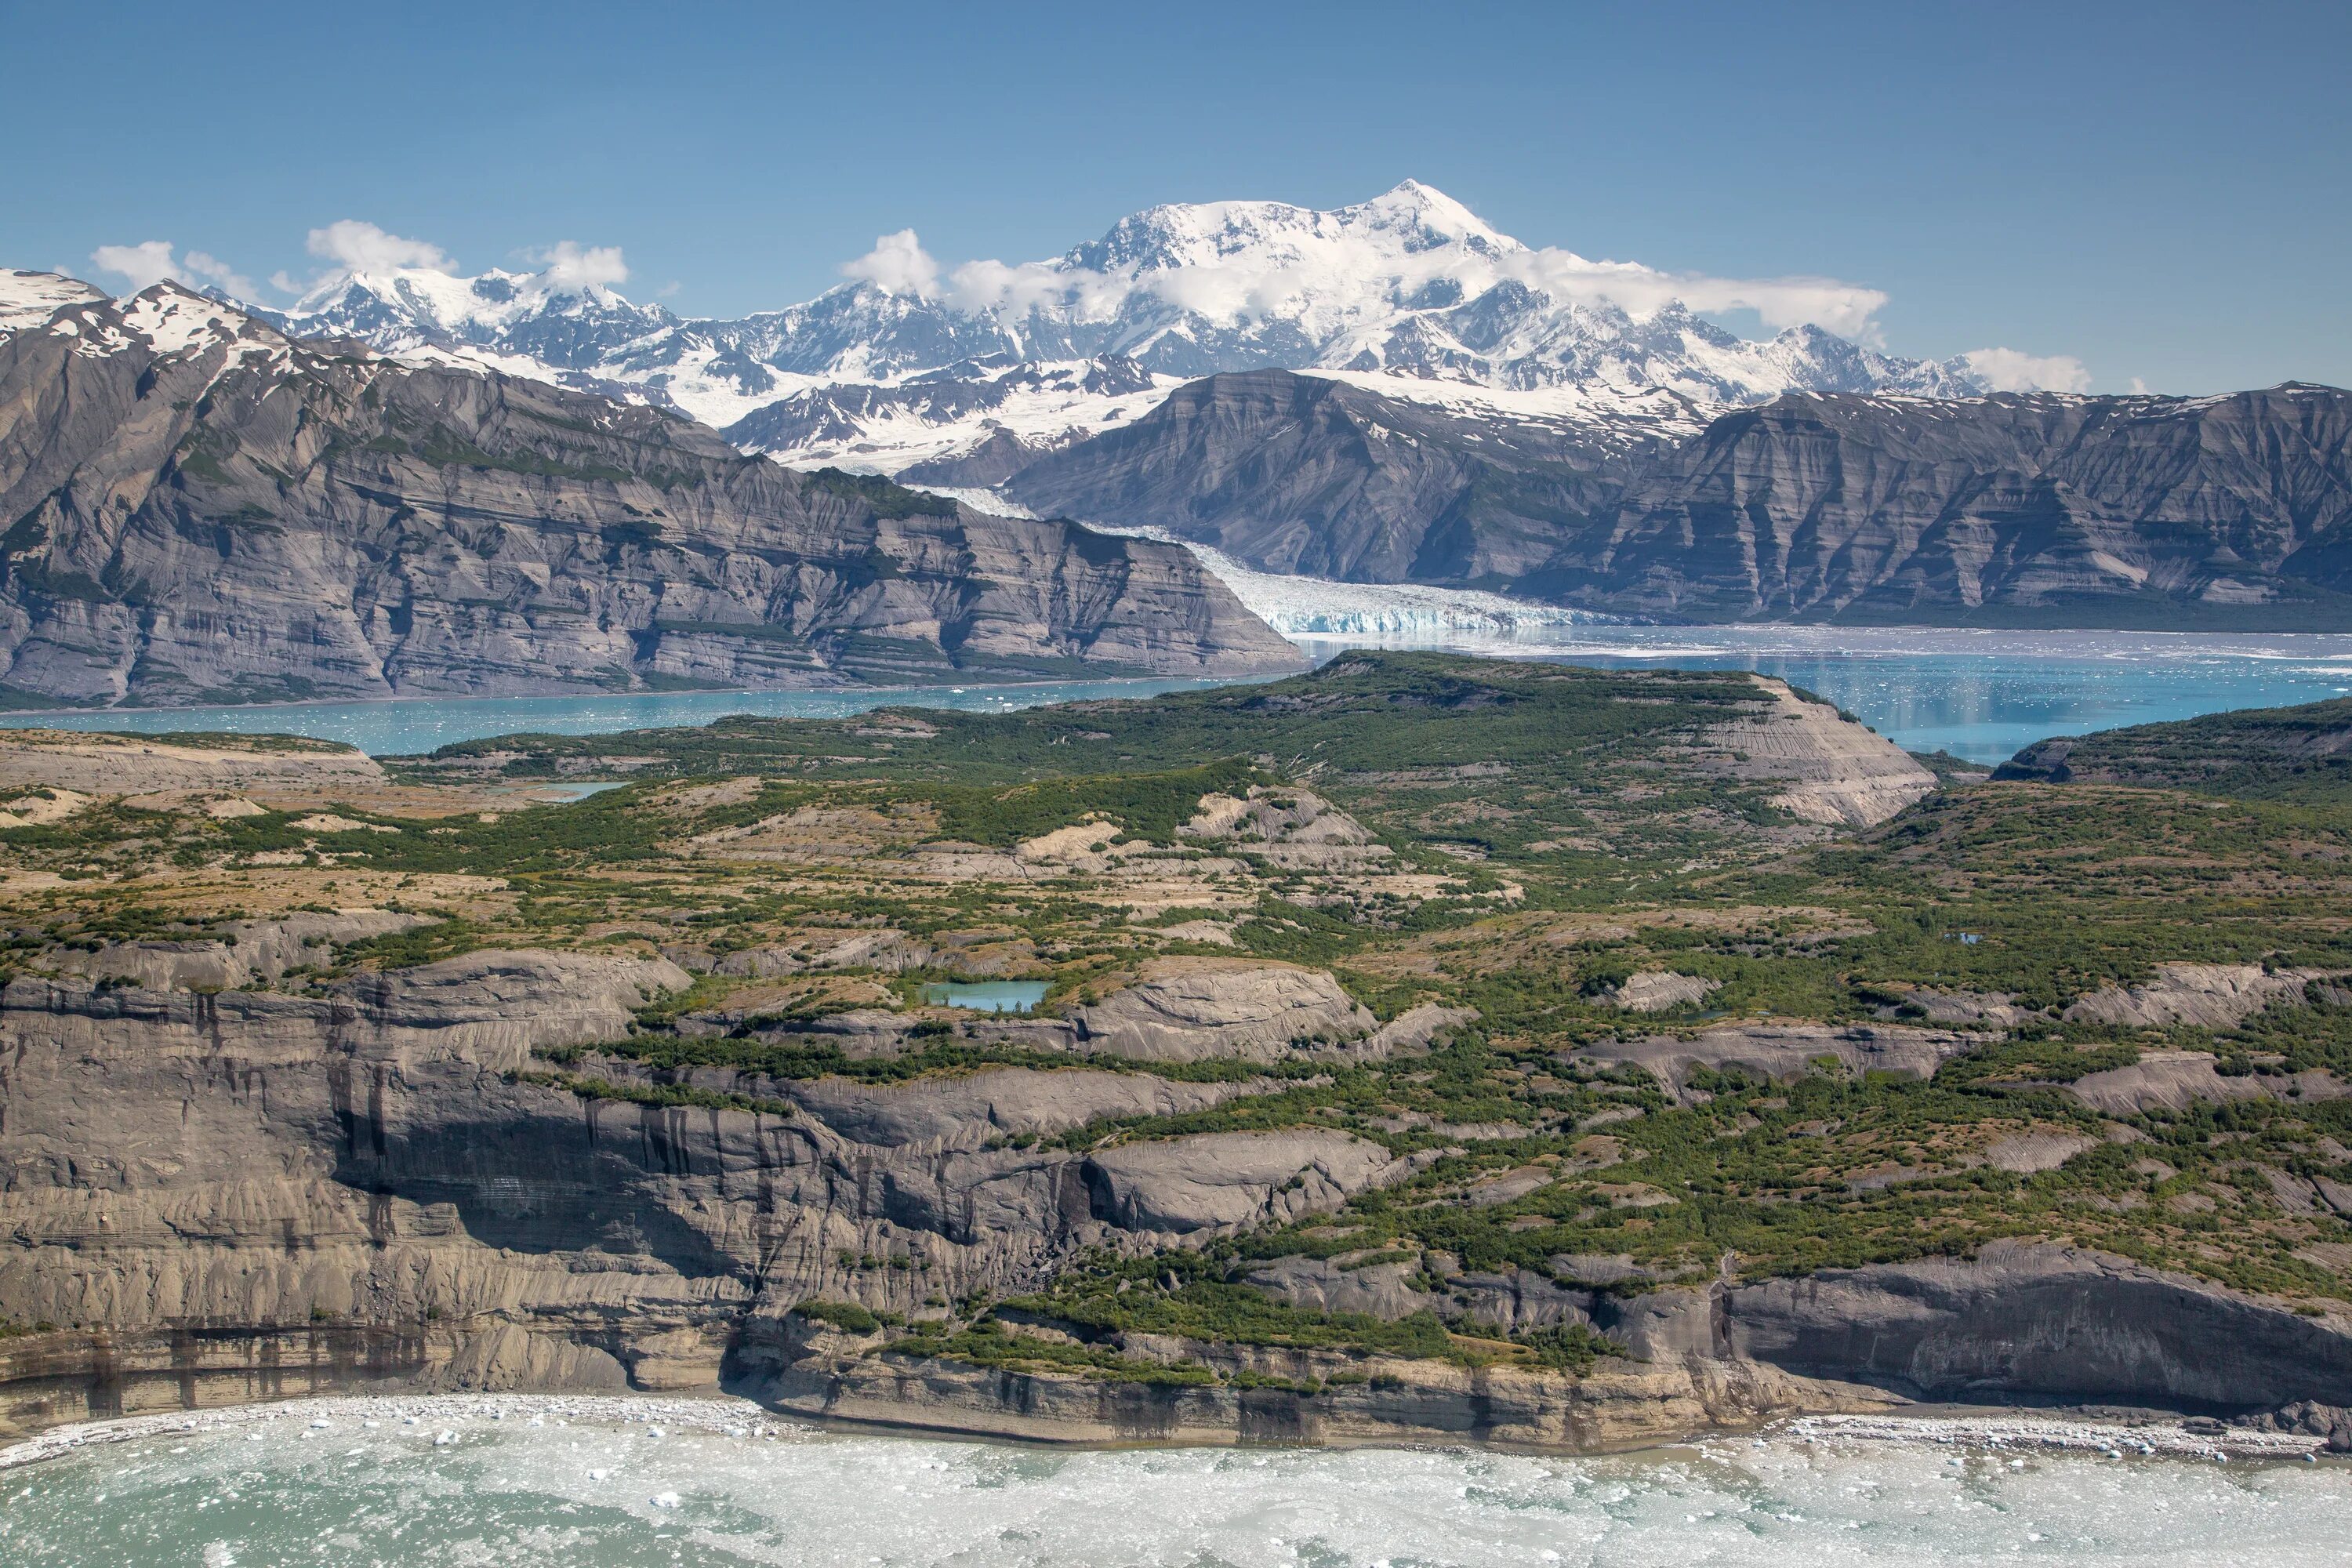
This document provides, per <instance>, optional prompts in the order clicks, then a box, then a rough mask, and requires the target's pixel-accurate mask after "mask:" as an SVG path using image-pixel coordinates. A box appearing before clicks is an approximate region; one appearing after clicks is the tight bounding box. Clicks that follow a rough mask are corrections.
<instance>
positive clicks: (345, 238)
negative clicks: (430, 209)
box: [308, 217, 617, 272]
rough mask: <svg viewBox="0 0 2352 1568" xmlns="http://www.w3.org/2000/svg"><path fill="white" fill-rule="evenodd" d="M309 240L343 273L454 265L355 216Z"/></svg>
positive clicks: (431, 248)
mask: <svg viewBox="0 0 2352 1568" xmlns="http://www.w3.org/2000/svg"><path fill="white" fill-rule="evenodd" d="M308 243H309V248H310V254H311V255H313V256H315V257H317V258H320V260H322V261H331V262H333V263H334V264H335V265H336V266H337V267H338V268H341V269H342V270H344V271H346V272H391V271H394V270H397V269H398V268H404V267H421V268H425V269H426V270H427V271H432V272H450V271H454V270H456V267H457V264H456V263H455V262H453V261H452V260H450V258H449V257H448V255H447V253H446V252H445V251H444V250H442V248H441V247H439V246H437V245H432V244H428V243H427V242H425V241H424V240H421V239H404V238H402V237H400V236H399V235H396V234H387V233H385V232H384V231H383V229H380V228H378V227H376V226H375V225H373V224H372V223H362V222H361V221H360V220H359V219H357V218H350V217H347V218H340V219H338V220H336V221H335V222H333V223H331V224H329V225H328V226H326V227H324V228H314V229H312V230H311V231H310V240H309V242H308ZM615 254H617V253H615Z"/></svg>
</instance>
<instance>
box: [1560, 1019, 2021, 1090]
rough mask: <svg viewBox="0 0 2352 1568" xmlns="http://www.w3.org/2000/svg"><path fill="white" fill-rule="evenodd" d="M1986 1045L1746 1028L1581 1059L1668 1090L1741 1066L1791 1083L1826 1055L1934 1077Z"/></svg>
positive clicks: (1890, 1032) (1613, 1047) (1593, 1049)
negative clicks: (1643, 1075) (1703, 1072)
mask: <svg viewBox="0 0 2352 1568" xmlns="http://www.w3.org/2000/svg"><path fill="white" fill-rule="evenodd" d="M1980 1043H1981V1037H1975V1036H1969V1035H1959V1034H1948V1033H1944V1032H1941V1031H1938V1030H1931V1029H1906V1028H1899V1027H1883V1026H1858V1027H1852V1028H1832V1027H1830V1026H1825V1025H1821V1024H1794V1025H1787V1026H1774V1025H1769V1024H1739V1025H1733V1026H1727V1027H1724V1028H1719V1029H1703V1030H1701V1031H1699V1032H1698V1033H1696V1035H1693V1036H1691V1037H1688V1038H1678V1037H1675V1036H1672V1035H1654V1036H1651V1037H1648V1038H1645V1039H1636V1040H1602V1041H1601V1042H1599V1043H1598V1044H1596V1045H1591V1046H1587V1047H1584V1048H1583V1049H1582V1050H1580V1051H1579V1052H1578V1053H1577V1054H1578V1056H1579V1057H1580V1058H1588V1059H1591V1060H1593V1061H1604V1062H1632V1063H1633V1064H1634V1065H1636V1066H1638V1067H1643V1068H1648V1069H1649V1070H1650V1071H1651V1072H1652V1073H1654V1074H1655V1075H1656V1076H1657V1078H1658V1079H1659V1081H1661V1082H1662V1083H1664V1084H1665V1085H1666V1086H1667V1088H1669V1089H1678V1088H1679V1086H1680V1085H1681V1083H1682V1081H1683V1079H1685V1078H1686V1077H1687V1076H1689V1073H1690V1071H1691V1069H1692V1068H1700V1067H1705V1068H1716V1069H1717V1070H1722V1069H1725V1068H1733V1069H1737V1070H1738V1071H1742V1072H1749V1073H1753V1074H1755V1075H1756V1076H1758V1077H1759V1078H1764V1079H1791V1078H1801V1077H1802V1076H1803V1075H1804V1074H1805V1073H1806V1072H1808V1071H1809V1070H1811V1066H1812V1063H1813V1061H1814V1060H1815V1059H1816V1058H1822V1057H1832V1058H1836V1059H1837V1060H1838V1061H1839V1062H1840V1063H1842V1064H1843V1066H1844V1067H1845V1068H1846V1069H1847V1070H1848V1071H1850V1072H1854V1073H1863V1072H1892V1073H1900V1074H1903V1075H1904V1076H1906V1077H1909V1078H1922V1079H1925V1078H1933V1077H1935V1076H1936V1069H1937V1068H1939V1067H1941V1066H1942V1065H1943V1064H1944V1063H1945V1062H1947V1061H1949V1060H1950V1059H1951V1058H1954V1057H1956V1056H1958V1055H1960V1054H1961V1053H1962V1052H1963V1051H1966V1050H1968V1049H1969V1048H1970V1047H1973V1046H1976V1045H1978V1044H1980Z"/></svg>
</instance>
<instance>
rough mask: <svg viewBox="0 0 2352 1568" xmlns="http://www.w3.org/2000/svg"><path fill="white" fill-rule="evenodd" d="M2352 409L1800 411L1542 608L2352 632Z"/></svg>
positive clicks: (1571, 566) (2157, 404)
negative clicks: (2351, 598)
mask: <svg viewBox="0 0 2352 1568" xmlns="http://www.w3.org/2000/svg"><path fill="white" fill-rule="evenodd" d="M2347 451H2352V393H2346V392H2343V391H2340V390H2337V389H2336V388H2332V387H2324V386H2306V385H2301V384H2287V385H2284V386H2277V387H2273V388H2271V389H2269V390H2267V391H2263V392H2244V393H2239V394H2236V395H2232V396H2228V397H2201V398H2180V397H2145V396H2133V397H2080V396H2066V395H2055V394H2032V395H2022V394H2021V395H1997V396H1990V397H1974V398H1966V399H1961V400H1956V401H1948V402H1937V401H1931V400H1927V399H1919V398H1887V397H1873V396H1850V395H1849V396H1839V395H1810V394H1796V395H1789V396H1785V397H1782V398H1780V399H1779V400H1778V401H1776V402H1773V403H1771V404H1769V405H1765V406H1763V407H1761V408H1751V409H1742V410H1739V411H1737V412H1734V413H1731V414H1727V415H1725V416H1722V417H1721V418H1718V419H1717V420H1716V421H1715V422H1714V423H1713V424H1712V425H1710V426H1707V428H1706V431H1705V433H1704V434H1702V435H1700V436H1699V437H1697V438H1696V439H1695V440H1691V441H1687V442H1685V443H1684V444H1683V445H1681V446H1680V447H1677V448H1676V449H1675V451H1673V452H1672V453H1671V454H1668V455H1666V456H1665V457H1664V458H1661V459H1660V460H1659V461H1657V462H1656V463H1654V465H1652V466H1651V467H1650V468H1648V469H1647V470H1646V471H1645V472H1644V473H1643V474H1642V475H1641V477H1640V478H1639V479H1637V480H1636V482H1634V483H1633V485H1631V486H1629V487H1628V488H1627V489H1625V490H1624V492H1623V493H1622V496H1621V497H1620V498H1619V499H1618V500H1617V501H1616V504H1615V506H1614V507H1613V508H1612V509H1611V510H1610V511H1609V513H1608V514H1607V518H1606V526H1605V527H1596V528H1594V529H1593V530H1591V531H1588V532H1584V533H1581V534H1580V535H1579V536H1578V537H1576V538H1574V539H1572V540H1570V541H1567V542H1564V544H1563V548H1562V550H1561V552H1560V553H1559V555H1558V556H1557V557H1556V558H1555V559H1554V560H1553V561H1552V562H1551V563H1549V564H1548V565H1547V566H1546V567H1545V568H1544V569H1543V570H1542V571H1541V572H1539V573H1538V574H1536V575H1535V576H1534V577H1533V578H1531V579H1530V582H1529V584H1528V586H1529V587H1530V588H1535V589H1539V590H1541V591H1543V592H1546V593H1549V594H1556V595H1562V596H1564V597H1566V598H1568V599H1570V600H1571V601H1574V602H1579V603H1590V604H1593V605H1599V606H1605V607H1608V608H1612V609H1620V610H1633V611H1649V612H1664V613H1670V614H1675V615H1679V616H1691V617H1693V618H1696V619H1706V620H1717V619H1730V620H1739V619H1749V618H1757V617H1765V618H1778V617H1798V618H1805V619H1829V618H1841V619H1848V620H1853V619H1863V620H1870V619H1876V620H1890V621H1891V620H1913V621H1916V620H1919V619H1923V618H1924V619H1928V620H1935V621H1944V622H1953V621H1957V622H1963V623H1979V624H1986V625H2004V624H2007V625H2091V626H2160V627H2164V628H2167V629H2171V628H2176V627H2179V626H2183V625H2186V624H2195V623H2197V622H2202V623H2205V624H2211V625H2215V626H2220V625H2224V624H2244V625H2246V626H2262V627H2265V628H2271V629H2275V628H2277V627H2279V626H2284V625H2290V624H2296V622H2295V620H2294V617H2302V618H2303V619H2304V620H2305V621H2310V622H2312V623H2313V624H2317V623H2318V622H2325V623H2326V624H2328V625H2352V602H2347V600H2346V598H2345V597H2344V595H2346V593H2347V590H2352V468H2347V465H2346V461H2345V458H2346V455H2347Z"/></svg>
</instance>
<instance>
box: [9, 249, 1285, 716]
mask: <svg viewBox="0 0 2352 1568" xmlns="http://www.w3.org/2000/svg"><path fill="white" fill-rule="evenodd" d="M0 519H5V521H6V524H7V526H6V528H5V532H0V572H5V577H0V686H5V688H6V689H7V690H8V691H9V692H11V693H13V694H14V695H15V697H16V700H19V701H20V702H21V701H23V700H27V699H38V700H51V701H64V702H95V703H112V702H131V703H143V704H169V703H184V702H195V701H205V700H270V699H284V698H309V697H331V696H344V697H381V696H390V695H404V694H416V693H423V692H453V693H467V694H490V693H499V692H530V691H561V690H597V689H645V688H648V687H650V688H654V689H664V688H676V687H681V686H702V687H713V688H733V687H760V686H826V685H838V684H845V683H855V682H859V681H902V680H919V679H933V678H938V677H942V676H952V677H955V678H957V679H1007V678H1031V679H1034V678H1037V677H1040V676H1047V675H1058V674H1068V673H1083V672H1097V673H1143V672H1159V673H1212V672H1223V673H1245V672H1249V671H1270V670H1276V669H1282V668H1292V667H1294V666H1295V665H1296V664H1297V656H1296V655H1295V653H1294V652H1293V650H1292V649H1291V648H1290V647H1288V645H1286V644H1285V643H1284V642H1283V641H1282V640H1281V639H1280V638H1279V637H1276V635H1275V634H1274V633H1273V632H1272V631H1271V630H1270V629H1268V628H1267V627H1266V626H1265V625H1264V624H1263V623H1262V622H1260V621H1258V620H1257V619H1256V618H1255V616H1251V615H1250V614H1249V612H1248V611H1246V610H1245V609H1244V608H1243V607H1242V605H1240V603H1239V602H1238V601H1236V600H1235V599H1234V597H1233V596H1232V595H1231V594H1230V593H1228V592H1227V591H1226V590H1225V589H1224V588H1223V586H1222V585H1221V584H1218V583H1216V582H1215V581H1214V580H1213V579H1212V578H1210V577H1208V576H1207V575H1206V574H1203V573H1202V571H1201V569H1200V568H1199V567H1198V566H1197V565H1196V564H1195V563H1193V562H1192V559H1191V558H1190V556H1188V555H1187V554H1186V553H1185V552H1182V551H1181V550H1179V549H1175V548H1172V547H1170V546H1165V545H1155V544H1151V543H1148V542H1140V541H1130V540H1122V539H1113V538H1108V537H1105V536H1103V535H1100V534H1096V533H1091V532H1088V531H1086V530H1084V529H1080V528H1077V527H1075V526H1072V525H1069V524H1066V523H1059V522H1054V523H1038V522H1033V521H1022V520H1013V519H1005V518H998V517H991V516H986V515H983V514H982V513H979V512H975V511H972V510H968V509H965V508H962V507H959V506H957V505H954V504H953V503H950V502H947V501H943V500H937V499H934V498H928V497H919V496H916V495H913V494H910V493H909V492H907V491H903V490H899V489H896V488H895V487H892V486H889V485H887V484H884V483H881V482H880V481H875V480H865V479H851V478H848V477H846V476H840V475H830V474H815V475H801V474H794V473H792V472H790V471H788V470H786V469H783V468H780V467H778V466H776V465H775V464H773V463H770V462H767V461H764V460H761V459H755V458H745V457H743V456H741V455H740V454H738V453H736V452H735V451H733V450H732V449H731V448H730V447H728V446H727V444H726V443H725V442H724V441H722V440H721V439H720V438H719V437H718V436H717V434H716V433H714V432H712V431H710V430H708V429H706V428H704V427H702V426H697V425H694V424H692V423H690V422H688V421H687V420H684V419H682V418H680V417H678V416H675V415H671V414H667V413H664V412H659V411H656V410H654V409H650V408H646V407H642V406H635V407H633V406H626V405H619V404H614V403H609V402H606V401H604V400H603V399H601V398H598V397H594V396H591V395H583V394H577V393H570V392H560V391H557V390H555V389H554V388H552V387H550V386H547V385H544V384H539V383H535V382H528V381H520V380H513V379H509V378H508V377H505V376H501V375H498V374H473V373H470V372H465V371H457V370H450V369H445V368H436V367H432V366H418V365H411V364H403V363H394V362H392V361H388V360H384V359H380V358H377V357H375V356H374V355H373V354H372V353H368V352H366V351H364V350H361V349H358V348H356V347H352V346H350V345H343V346H336V345H331V344H324V343H318V342H302V341H299V340H289V339H288V338H285V337H283V336H281V335H279V334H278V332H276V331H273V330H271V329H269V328H268V327H266V326H264V325H262V324H261V323H259V322H257V321H254V320H253V319H251V318H249V317H247V316H245V315H242V314H240V313H239V312H237V311H236V310H232V309H230V308H228V307H226V306H223V305H220V304H217V303H216V302H215V301H212V300H205V299H202V298H200V297H198V296H195V295H193V294H189V293H187V292H185V291H184V290H181V289H177V288H176V286H174V285H171V284H159V285H157V286H156V287H155V288H153V289H149V290H148V291H147V292H146V293H144V294H142V295H141V296H139V297H138V298H137V299H135V300H128V301H124V302H122V303H121V304H120V305H118V304H115V303H111V302H109V301H106V300H102V299H79V300H69V301H68V302H66V303H64V304H62V305H60V306H58V308H57V309H56V310H53V311H52V312H51V313H50V314H49V315H47V316H46V317H45V318H43V319H42V320H41V321H37V322H35V323H33V324H29V325H25V326H22V327H20V328H19V329H18V330H16V331H13V332H12V333H10V334H9V335H7V336H6V337H5V339H0Z"/></svg>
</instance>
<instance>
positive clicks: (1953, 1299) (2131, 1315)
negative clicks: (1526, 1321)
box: [1627, 1244, 2352, 1414]
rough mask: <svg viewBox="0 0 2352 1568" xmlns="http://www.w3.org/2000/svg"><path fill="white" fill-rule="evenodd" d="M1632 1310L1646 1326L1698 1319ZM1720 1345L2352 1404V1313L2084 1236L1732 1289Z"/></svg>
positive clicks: (1921, 1390) (2236, 1403)
mask: <svg viewBox="0 0 2352 1568" xmlns="http://www.w3.org/2000/svg"><path fill="white" fill-rule="evenodd" d="M1627 1327H1628V1328H1629V1329H1630V1330H1632V1331H1633V1332H1632V1335H1631V1337H1633V1339H1634V1340H1636V1342H1640V1341H1643V1340H1644V1339H1647V1340H1650V1341H1651V1342H1654V1345H1655V1348H1658V1349H1661V1350H1664V1349H1667V1348H1668V1347H1670V1346H1671V1347H1673V1348H1677V1349H1683V1350H1686V1351H1687V1350H1690V1349H1695V1348H1697V1347H1696V1346H1695V1345H1693V1344H1691V1343H1690V1342H1688V1341H1687V1340H1686V1339H1685V1337H1684V1336H1685V1334H1686V1333H1687V1332H1688V1331H1689V1330H1691V1329H1692V1328H1694V1327H1696V1324H1695V1323H1692V1322H1690V1321H1683V1322H1680V1323H1678V1324H1675V1326H1673V1327H1669V1326H1667V1324H1666V1322H1665V1321H1661V1320H1652V1321H1646V1322H1644V1321H1639V1320H1638V1314H1636V1315H1629V1319H1628V1321H1627ZM1706 1330H1707V1332H1708V1335H1709V1337H1708V1339H1707V1340H1706V1342H1705V1348H1706V1352H1708V1353H1710V1354H1716V1355H1730V1356H1735V1357H1742V1358H1752V1359H1754V1360H1757V1361H1762V1362H1768V1363H1771V1364H1772V1365H1775V1366H1779V1367H1781V1368H1783V1369H1785V1370H1788V1371H1790V1372H1794V1373H1801V1374H1805V1375H1812V1376H1834V1377H1837V1378H1840V1379H1843V1380H1846V1381H1851V1382H1857V1383H1868V1384H1876V1385H1878V1386H1880V1387H1884V1388H1888V1389H1891V1390H1894V1391H1895V1392H1897V1393H1900V1394H1906V1395H1909V1396H1911V1397H1914V1398H1923V1399H1937V1400H1976V1399H2000V1398H2017V1397H2030V1398H2043V1399H2050V1400H2056V1401H2065V1402H2070V1403H2105V1404H2118V1405H2153V1406H2158V1407H2162V1408H2167V1409H2185V1410H2203V1411H2210V1412H2214V1413H2224V1414H2235V1413H2247V1412H2255V1411H2267V1410H2273V1409H2277V1408H2278V1407H2280V1406H2283V1405H2289V1404H2292V1403H2294V1402H2295V1401H2297V1400H2317V1401H2319V1402H2321V1403H2323V1404H2327V1405H2346V1404H2352V1323H2347V1321H2344V1320H2343V1319H2342V1318H2341V1317H2340V1316H2339V1317H2333V1318H2326V1319H2316V1318H2305V1317H2302V1316H2299V1315H2297V1314H2295V1313H2294V1312H2291V1311H2286V1310H2282V1309H2280V1308H2277V1307H2273V1306H2270V1305H2267V1304H2265V1303H2263V1302H2261V1301H2258V1300H2253V1299H2252V1298H2249V1297H2246V1296H2242V1295H2239V1294H2237V1293H2235V1292H2233V1291H2231V1290H2227V1289H2222V1288H2221V1287H2220V1286H2216V1285H2210V1284H2207V1283H2205V1282H2203V1281H2201V1280H2197V1279H2189V1278H2187V1277H2186V1276H2183V1275H2178V1274H2170V1273H2166V1272H2162V1271H2159V1270H2157V1269H2152V1268H2144V1267H2142V1266H2140V1265H2138V1264H2136V1263H2132V1262H2130V1261H2128V1260H2126V1259H2124V1258H2115V1257H2111V1256H2107V1255H2105V1254H2100V1253H2095V1252H2084V1251H2078V1250H2076V1249H2074V1248H2072V1247H2056V1246H2040V1245H2014V1244H1995V1245H1993V1246H1990V1247H1986V1248H1985V1249H1984V1252H1983V1253H1982V1255H1981V1256H1980V1257H1979V1258H1977V1259H1975V1260H1974V1261H1972V1262H1960V1261H1956V1260H1948V1259H1923V1260H1921V1261H1918V1262H1914V1263H1902V1264H1884V1265H1877V1266H1874V1267H1871V1268H1853V1269H1826V1270H1823V1271H1822V1272H1821V1273H1818V1274H1813V1275H1810V1276H1807V1277H1805V1278H1802V1279H1774V1280H1769V1281H1766V1282H1763V1283H1760V1284H1756V1285H1748V1286H1743V1287H1740V1288H1738V1289H1729V1290H1725V1291H1723V1292H1721V1294H1720V1297H1719V1299H1718V1300H1717V1302H1716V1303H1715V1307H1714V1310H1713V1312H1712V1313H1711V1314H1710V1321H1708V1322H1707V1324H1706Z"/></svg>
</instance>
